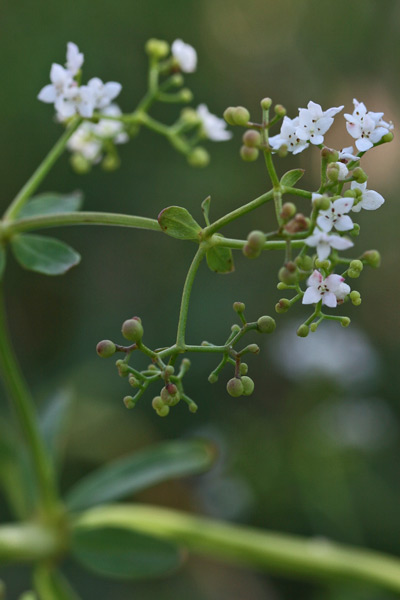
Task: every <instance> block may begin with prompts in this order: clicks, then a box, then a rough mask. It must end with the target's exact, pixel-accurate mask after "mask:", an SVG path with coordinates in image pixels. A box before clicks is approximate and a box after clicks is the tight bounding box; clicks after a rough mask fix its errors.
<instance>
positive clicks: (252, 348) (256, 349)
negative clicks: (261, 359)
mask: <svg viewBox="0 0 400 600" xmlns="http://www.w3.org/2000/svg"><path fill="white" fill-rule="evenodd" d="M246 348H247V351H248V352H251V353H252V354H259V353H260V347H259V346H258V345H257V344H249V345H248V346H246Z"/></svg>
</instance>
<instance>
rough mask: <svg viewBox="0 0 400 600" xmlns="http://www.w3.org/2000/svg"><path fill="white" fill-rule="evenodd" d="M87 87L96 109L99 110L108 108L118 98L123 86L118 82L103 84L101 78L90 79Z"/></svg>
mask: <svg viewBox="0 0 400 600" xmlns="http://www.w3.org/2000/svg"><path fill="white" fill-rule="evenodd" d="M87 87H88V89H89V93H90V95H91V97H92V103H93V107H94V108H98V109H99V110H101V109H103V108H106V107H107V106H109V105H110V103H111V102H112V101H113V100H114V98H116V97H117V96H118V94H119V93H120V91H121V89H122V85H121V84H120V83H117V82H116V81H108V82H107V83H103V82H102V80H101V79H99V77H92V79H89V81H88V84H87Z"/></svg>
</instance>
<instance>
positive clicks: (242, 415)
mask: <svg viewBox="0 0 400 600" xmlns="http://www.w3.org/2000/svg"><path fill="white" fill-rule="evenodd" d="M0 11H1V12H0V14H1V17H0V72H1V73H2V93H1V95H0V114H1V119H0V137H1V140H2V143H1V145H0V181H1V203H2V207H3V209H5V208H6V206H7V205H8V203H9V202H10V200H11V199H12V197H13V196H14V195H15V194H16V192H17V191H18V189H19V188H20V186H21V185H22V184H23V183H24V181H25V180H26V179H27V177H28V176H29V175H30V174H31V173H32V171H33V170H34V168H35V167H36V166H37V164H38V162H39V161H40V160H41V159H42V157H43V156H44V155H45V153H46V152H47V151H48V149H49V148H50V147H51V145H52V144H53V143H54V142H55V140H56V139H57V137H58V136H59V135H60V133H61V128H60V126H59V125H57V124H56V123H55V122H54V121H53V110H52V107H50V106H47V105H44V104H42V103H39V102H38V101H37V100H36V95H37V93H38V91H39V90H40V88H41V87H42V86H43V85H45V84H46V83H47V81H48V72H49V68H50V64H51V62H54V61H55V62H61V63H62V62H63V61H64V56H65V46H66V42H67V41H74V42H76V43H77V44H78V45H79V47H80V49H81V50H82V51H83V52H84V53H85V66H84V68H85V77H86V76H87V78H89V77H92V76H99V77H101V78H102V79H103V80H105V81H107V80H116V81H120V82H121V83H122V84H123V91H122V94H121V96H120V98H119V103H120V105H121V107H122V109H123V110H124V111H129V110H132V109H133V108H134V106H135V105H136V103H137V102H138V101H139V99H140V98H141V96H142V94H143V92H144V89H145V80H146V70H147V64H146V57H145V54H144V51H143V47H144V44H145V41H146V40H147V39H148V38H149V37H159V38H161V39H166V40H168V41H173V40H174V39H176V38H182V39H183V40H185V41H187V42H189V43H190V44H192V45H193V46H194V47H195V48H196V49H197V51H198V54H199V66H198V71H197V73H195V74H193V75H191V76H189V77H187V84H188V85H189V87H191V89H192V90H193V91H194V94H195V103H194V104H195V105H197V104H196V103H200V102H206V103H207V104H208V106H209V108H210V110H211V111H212V112H214V113H216V114H219V115H221V114H222V112H223V110H224V109H225V108H226V106H228V105H237V104H242V105H245V106H247V107H248V108H249V109H250V111H251V113H252V115H253V116H254V119H255V120H257V117H258V111H259V101H260V99H261V98H262V97H264V96H267V95H268V96H271V97H272V98H273V100H274V101H276V102H280V103H283V104H284V105H285V106H286V107H287V109H288V114H289V115H291V116H294V115H295V113H296V112H297V108H298V107H299V106H306V103H307V102H308V101H309V100H310V99H312V100H314V101H316V102H318V103H320V104H322V106H323V108H328V107H330V106H337V105H340V104H345V106H346V111H347V112H352V99H353V97H356V98H358V99H359V100H362V101H364V102H365V103H366V105H367V107H368V108H369V109H370V110H376V111H385V118H388V119H391V120H393V121H394V122H395V123H398V122H399V119H398V117H399V102H398V96H399V78H398V73H399V67H400V4H399V2H397V1H396V0H379V2H378V1H377V0H352V2H348V1H347V0H334V1H332V2H326V1H321V0H302V1H301V2H295V1H294V0H280V1H279V2H278V1H276V0H250V1H249V2H241V1H240V0H231V2H229V3H227V2H226V1H225V0H196V1H194V0H174V2H165V1H162V0H146V1H135V0H134V1H132V0H114V2H107V1H105V0H96V2H93V1H92V2H91V1H89V0H79V2H78V1H77V0H70V1H69V2H60V1H54V0H53V1H50V0H36V2H10V1H9V0H3V2H2V3H1V8H0ZM177 110H178V109H177V108H176V107H167V108H162V109H157V110H156V112H155V114H156V115H157V116H159V117H160V118H162V119H164V120H165V121H166V122H172V120H173V119H174V118H175V117H176V114H177ZM326 141H327V143H328V144H332V145H333V146H336V147H342V146H346V145H349V144H350V143H351V141H352V140H351V138H350V137H349V136H348V135H347V133H346V130H345V126H344V120H343V119H342V117H341V116H339V117H337V119H336V123H335V125H334V128H333V129H332V131H330V132H329V134H328V135H327V137H326ZM239 147H240V132H239V131H237V132H236V131H235V136H234V140H233V141H232V142H230V143H221V144H211V143H210V144H209V145H208V148H209V150H210V152H211V154H212V161H211V164H210V166H209V167H207V168H206V169H204V170H195V169H192V168H190V167H189V166H188V165H187V164H186V162H185V159H184V158H183V157H181V156H180V155H177V154H176V153H175V152H174V151H173V149H172V148H171V147H170V146H169V145H168V143H167V142H166V141H165V140H164V139H162V138H160V137H158V136H156V135H155V134H153V133H151V132H147V131H142V132H141V134H140V136H139V137H138V138H136V139H135V140H134V141H133V142H132V143H130V144H128V145H127V146H125V147H121V148H120V150H121V158H122V165H121V168H120V169H119V170H118V171H117V172H115V173H104V172H103V171H102V170H101V169H100V168H99V167H97V168H95V169H93V171H92V173H91V174H89V175H87V176H78V175H76V174H75V173H74V172H73V171H72V169H71V168H70V165H69V162H68V157H67V156H64V157H62V159H61V160H60V161H59V162H58V163H57V165H56V167H55V168H54V170H53V171H52V173H51V174H50V176H49V177H48V178H47V180H46V182H45V183H44V184H43V186H42V188H41V189H42V191H47V190H56V191H61V192H69V191H72V190H75V189H81V190H83V192H84V195H85V208H86V209H87V210H109V211H116V212H117V211H118V212H124V213H131V214H140V215H144V216H149V217H155V216H156V215H157V214H158V212H159V211H160V210H161V209H162V208H164V207H165V206H168V205H170V204H178V205H183V206H186V207H187V208H188V209H189V210H190V211H191V212H192V213H193V214H194V216H195V217H196V218H198V219H200V216H201V211H200V203H201V201H202V200H203V199H204V198H205V197H206V196H207V195H209V194H210V195H211V197H212V216H213V217H217V216H220V215H222V214H223V213H224V211H225V212H226V211H228V210H230V209H233V208H235V207H237V206H239V205H240V204H241V203H243V202H246V201H248V200H250V199H252V198H254V197H256V196H257V195H259V194H260V193H263V192H264V191H265V190H266V186H267V185H268V183H267V178H266V172H265V169H264V167H263V165H262V162H261V161H259V162H257V163H252V164H245V163H243V162H241V160H240V158H239V155H238V150H239ZM399 154H400V151H399V145H398V142H397V140H396V139H395V140H394V142H393V143H392V144H390V145H387V146H385V147H382V148H379V149H377V150H374V151H371V152H370V153H368V156H367V157H366V158H365V161H364V167H365V169H366V170H367V171H368V173H369V174H370V178H369V186H368V187H370V188H371V189H375V190H378V191H379V192H380V193H381V194H382V195H383V196H384V197H385V198H386V203H385V205H384V206H383V207H382V208H381V209H380V210H379V212H376V213H361V214H360V216H359V218H358V217H357V220H358V221H359V223H360V225H361V236H360V238H359V239H358V240H357V244H356V248H355V249H354V256H356V255H357V254H358V253H360V252H361V251H363V250H366V249H370V248H375V247H377V248H379V249H380V251H381V253H382V256H383V264H382V267H381V268H380V270H378V271H375V270H372V269H370V270H368V269H365V271H364V273H363V274H362V277H361V278H360V279H359V280H357V281H355V282H354V287H355V288H356V289H358V290H359V291H360V292H361V294H362V296H363V304H362V305H361V306H360V307H359V308H355V307H352V306H350V307H347V306H346V310H348V314H349V316H350V317H351V319H352V325H351V328H350V329H346V330H344V329H343V328H341V327H340V326H337V327H335V326H333V327H328V326H326V327H325V325H324V326H323V327H321V329H320V330H318V332H317V333H316V334H314V335H313V336H312V337H311V338H307V339H306V340H298V339H297V338H296V336H295V335H294V331H295V329H296V328H297V326H298V325H299V324H300V323H301V322H302V321H303V320H304V318H306V316H307V315H308V313H307V311H305V310H304V308H302V307H301V306H298V307H295V308H294V309H293V310H292V312H291V313H289V314H286V315H279V316H278V317H277V322H278V328H277V331H276V333H275V334H274V335H273V336H271V337H268V339H267V340H266V341H265V342H264V338H263V340H262V352H261V354H260V355H259V356H258V357H254V358H252V359H249V363H250V375H251V376H252V377H253V378H254V379H255V382H256V390H255V393H254V395H253V396H251V397H249V398H239V399H233V398H230V397H229V396H227V394H226V392H225V382H226V380H227V379H228V378H229V377H231V374H230V373H229V371H226V373H224V374H223V375H222V376H221V378H220V381H219V382H218V383H217V384H215V385H213V386H211V385H209V384H208V382H207V376H208V373H209V372H210V370H211V369H212V368H213V366H214V361H212V360H209V359H207V358H203V357H201V356H198V357H195V360H193V366H192V372H191V375H190V377H188V378H187V384H186V385H187V392H188V394H189V395H191V396H192V397H193V398H194V399H195V400H196V401H197V402H198V403H199V406H200V410H199V411H198V413H197V414H196V415H192V414H190V413H189V412H188V411H187V410H186V408H185V406H178V407H177V409H176V410H174V411H173V414H172V415H171V416H170V417H169V418H167V419H159V418H158V417H157V416H156V415H155V413H154V411H153V410H152V408H151V405H150V400H151V394H150V395H149V396H148V397H145V398H143V399H142V401H141V402H140V404H139V405H138V406H137V407H136V408H135V410H134V411H132V412H129V413H128V412H127V411H126V409H125V408H124V406H123V404H122V397H123V396H124V395H125V394H127V393H129V390H128V389H127V383H126V381H125V380H121V379H119V378H118V376H117V374H116V372H115V370H114V367H113V361H112V360H111V361H109V362H108V361H104V362H101V361H100V359H99V358H97V356H96V354H95V351H94V349H95V345H96V343H97V341H99V340H100V339H103V338H112V339H115V340H116V341H118V340H119V330H120V326H121V323H122V321H123V320H124V319H126V318H128V317H130V316H131V315H132V314H137V315H140V316H141V317H142V320H143V323H144V327H145V332H146V341H147V343H148V344H149V345H150V346H152V345H153V346H160V345H164V344H169V343H171V341H172V340H173V338H174V334H175V327H176V321H177V316H178V307H179V297H180V293H181V288H182V284H183V281H184V277H185V273H186V270H187V268H188V266H189V264H190V260H191V257H192V254H193V250H194V248H193V246H192V245H191V244H190V243H182V242H179V241H177V240H173V239H171V238H167V237H166V236H162V235H159V234H157V233H151V232H141V231H135V230H126V231H124V230H122V229H112V228H100V227H99V228H95V227H92V228H69V229H63V230H58V231H57V235H59V236H60V238H62V239H64V240H65V241H67V242H68V243H70V244H71V245H72V246H74V247H75V248H77V249H78V250H79V251H80V252H81V254H82V255H83V262H82V264H81V265H80V266H79V267H78V268H76V269H75V270H73V271H72V272H70V273H69V274H67V275H66V276H64V277H62V278H46V277H42V276H40V275H33V274H30V273H28V272H23V271H22V270H21V269H20V268H19V267H18V266H17V265H16V264H15V263H14V262H13V261H12V260H11V259H10V261H9V264H8V266H7V280H8V285H7V301H8V309H9V314H10V326H11V329H12V332H13V335H14V342H15V346H16V349H17V352H18V355H19V357H20V360H21V362H22V364H23V367H24V370H25V373H26V376H27V378H28V380H29V382H30V383H31V384H32V386H33V388H34V390H35V393H36V397H37V399H38V403H39V404H40V406H42V407H43V406H45V404H46V402H48V401H49V400H50V399H51V398H52V397H54V396H55V395H57V394H61V395H68V394H70V395H72V397H73V398H74V401H75V408H74V414H73V417H72V422H71V428H70V431H69V434H68V437H67V438H66V464H65V469H64V474H63V480H62V485H63V487H64V488H65V489H66V488H67V487H68V486H69V485H71V484H72V483H73V482H74V481H76V480H77V478H78V477H79V476H80V475H82V474H84V473H86V472H88V471H89V470H91V469H93V468H95V467H96V466H99V465H101V464H103V463H104V462H107V461H109V460H111V459H113V458H115V457H118V456H122V455H124V454H127V453H129V452H132V451H134V450H135V449H136V448H141V447H146V446H149V445H151V444H153V443H155V442H157V441H160V440H165V439H175V438H182V437H190V436H199V435H201V436H204V437H207V438H210V439H212V440H213V441H215V443H216V444H217V445H218V448H219V460H218V462H217V464H216V466H215V467H214V469H213V470H212V471H211V472H210V473H208V474H206V475H203V476H201V477H197V478H193V479H191V480H185V481H176V482H171V483H169V484H168V485H162V486H159V487H157V488H156V489H153V490H151V491H149V492H147V493H146V494H142V495H141V496H140V498H139V500H140V501H148V502H151V503H156V504H161V505H165V506H171V507H176V508H181V509H185V510H192V511H196V512H198V513H201V514H206V515H211V516H215V517H220V518H223V519H230V520H233V521H236V522H241V523H247V524H251V525H254V526H257V527H260V528H265V529H270V530H276V531H284V532H289V533H295V534H301V535H305V536H323V537H327V538H331V539H334V540H338V541H341V542H346V543H350V544H356V545H365V546H367V547H369V548H374V549H377V550H381V551H385V552H391V553H393V554H396V555H399V554H400V537H399V531H400V512H399V493H400V481H399V462H398V456H399V450H400V435H399V434H400V431H399V402H398V395H399V389H400V385H399V383H400V382H399V377H400V370H399V368H398V362H399V358H400V346H399V335H398V332H399V319H400V312H399V310H398V297H399V291H400V290H399V278H398V266H399V262H398V256H399V236H398V223H399V217H400V208H399V204H398V198H397V196H398V191H397V190H398V186H399V184H400V181H399V169H398V164H399V159H400V156H399ZM295 166H300V167H303V168H306V169H307V174H306V177H305V178H304V180H303V181H304V182H305V185H309V186H311V187H312V188H313V189H315V187H316V186H317V180H318V152H317V151H316V150H315V151H308V152H305V153H304V154H301V155H299V156H298V157H294V159H293V158H287V159H286V160H285V161H282V162H281V164H279V165H278V169H279V171H280V172H283V171H286V170H287V169H289V168H293V167H295ZM298 207H299V209H300V210H301V208H302V205H301V201H299V202H298ZM304 210H306V207H305V206H304ZM272 223H273V211H272V206H267V207H265V208H263V209H262V210H260V211H259V213H256V214H250V215H248V216H247V217H246V218H245V219H243V220H242V221H241V222H240V224H239V223H238V224H234V225H232V226H231V227H229V228H227V229H226V233H227V234H232V235H238V236H239V237H244V236H245V235H247V233H248V231H250V230H251V229H253V228H260V227H261V228H263V229H265V230H268V229H271V228H272V227H273V225H272ZM50 233H51V232H50ZM282 260H283V257H282V256H279V255H276V256H275V255H273V254H265V255H263V257H262V258H260V259H258V260H257V261H246V259H244V257H243V256H242V255H241V254H240V253H238V254H236V271H235V273H234V274H232V275H230V276H217V275H214V274H212V273H211V272H209V271H208V270H207V269H206V267H203V268H202V269H201V270H200V273H199V276H198V278H197V280H196V283H195V286H194V291H193V296H192V301H191V307H190V315H189V325H188V340H190V342H192V343H199V342H200V341H201V340H202V339H204V338H206V339H209V340H211V341H214V342H221V341H222V340H223V339H225V337H226V334H227V331H229V328H230V326H231V324H232V323H233V322H234V317H235V315H234V313H233V311H231V304H232V302H233V301H234V300H241V301H244V302H246V305H247V306H248V318H249V319H255V318H257V317H258V316H259V315H261V314H273V307H274V304H275V302H276V301H277V300H278V299H279V297H280V296H281V295H282V294H281V292H278V291H277V290H276V272H277V270H278V268H279V267H280V265H281V262H282ZM260 339H261V338H259V339H258V340H255V341H259V340H260ZM3 400H4V394H3V399H2V403H3V406H5V401H4V402H3ZM5 410H6V409H5V408H4V409H3V411H5ZM0 513H1V516H2V518H3V517H4V519H7V518H9V514H8V510H7V507H6V505H5V503H4V502H3V501H1V503H0ZM65 571H66V573H68V575H69V576H70V577H71V580H72V581H73V584H74V585H75V587H76V588H77V590H78V591H79V592H80V593H81V594H82V595H83V597H84V598H97V597H98V598H100V597H101V598H102V600H108V599H111V598H113V599H118V600H125V599H128V598H133V597H136V598H140V599H141V600H142V599H143V600H146V599H147V598H149V599H150V598H154V597H157V598H158V599H159V600H167V599H170V598H186V597H189V596H190V597H191V598H192V599H193V600H224V599H228V598H229V600H239V599H240V600H242V599H243V598H251V599H252V600H258V599H261V598H263V599H266V598H267V599H271V600H283V599H285V600H288V599H292V598H296V599H298V600H347V599H349V600H350V599H351V600H390V599H392V598H395V595H393V594H390V593H386V592H383V591H381V590H375V589H372V588H371V587H367V588H364V587H362V586H355V585H354V586H353V585H349V584H341V583H335V584H332V585H327V584H314V583H307V582H299V581H297V580H286V579H282V578H277V577H268V576H266V575H263V574H260V573H256V572H252V571H249V570H245V569H239V568H233V567H228V566H225V565H223V564H222V563H216V562H213V561H208V560H206V559H204V558H203V559H199V558H195V557H190V558H189V560H188V562H187V564H186V566H185V567H184V568H183V569H182V570H181V571H179V572H178V573H176V574H174V575H172V576H170V577H169V578H164V579H160V580H158V581H156V582H151V581H148V582H140V583H130V584H116V583H110V582H108V581H107V580H100V579H97V578H95V577H92V576H90V575H88V574H87V573H85V572H83V571H82V570H81V569H80V568H78V567H77V566H76V565H75V564H73V563H69V564H67V565H65ZM1 574H2V576H4V577H5V579H6V580H7V582H8V585H9V593H10V598H14V597H16V596H17V593H19V592H20V591H22V590H23V589H26V588H27V586H28V575H27V573H26V572H25V571H21V570H19V569H12V568H8V569H3V570H2V571H1Z"/></svg>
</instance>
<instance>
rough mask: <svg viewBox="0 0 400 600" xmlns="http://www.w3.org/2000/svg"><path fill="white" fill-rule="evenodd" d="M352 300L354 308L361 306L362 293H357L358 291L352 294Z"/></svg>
mask: <svg viewBox="0 0 400 600" xmlns="http://www.w3.org/2000/svg"><path fill="white" fill-rule="evenodd" d="M350 300H351V302H352V304H354V306H360V304H361V295H360V292H357V291H356V290H353V291H352V292H350Z"/></svg>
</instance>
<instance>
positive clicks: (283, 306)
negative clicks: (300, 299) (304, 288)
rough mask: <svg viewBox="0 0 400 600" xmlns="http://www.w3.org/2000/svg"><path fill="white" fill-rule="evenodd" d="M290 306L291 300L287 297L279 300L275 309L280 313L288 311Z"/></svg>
mask: <svg viewBox="0 0 400 600" xmlns="http://www.w3.org/2000/svg"><path fill="white" fill-rule="evenodd" d="M289 308H290V300H288V299H287V298H281V299H280V300H279V302H277V303H276V304H275V310H276V312H277V313H279V314H281V313H285V312H287V311H288V310H289Z"/></svg>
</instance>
